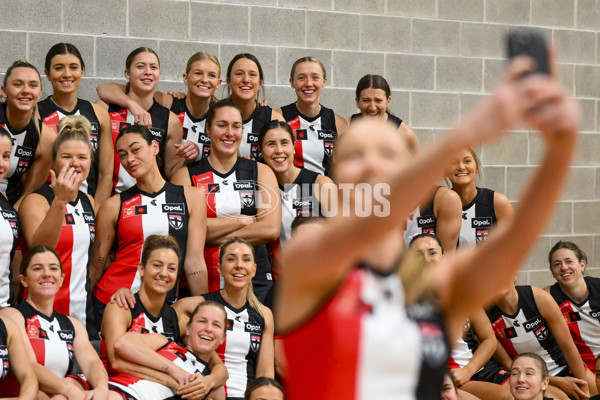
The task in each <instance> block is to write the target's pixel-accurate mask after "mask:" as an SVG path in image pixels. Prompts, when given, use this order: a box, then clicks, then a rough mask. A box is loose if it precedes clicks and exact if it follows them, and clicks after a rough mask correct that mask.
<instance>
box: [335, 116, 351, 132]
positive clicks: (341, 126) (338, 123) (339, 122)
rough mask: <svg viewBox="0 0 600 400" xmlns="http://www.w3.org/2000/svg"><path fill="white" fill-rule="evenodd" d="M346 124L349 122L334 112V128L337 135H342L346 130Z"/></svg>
mask: <svg viewBox="0 0 600 400" xmlns="http://www.w3.org/2000/svg"><path fill="white" fill-rule="evenodd" d="M348 125H349V124H348V121H346V118H344V117H341V116H339V115H337V114H335V129H336V131H337V135H338V136H342V135H343V134H344V133H345V132H346V129H348Z"/></svg>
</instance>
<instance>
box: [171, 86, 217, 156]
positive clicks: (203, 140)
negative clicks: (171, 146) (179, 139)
mask: <svg viewBox="0 0 600 400" xmlns="http://www.w3.org/2000/svg"><path fill="white" fill-rule="evenodd" d="M171 111H173V112H174V113H175V114H176V115H177V116H178V117H179V121H181V125H182V126H183V142H187V141H191V142H193V143H196V144H197V145H198V149H199V150H200V154H199V155H198V157H197V158H196V161H198V160H199V159H201V158H204V157H208V155H209V154H210V138H209V137H208V135H207V134H206V133H205V130H204V126H205V124H206V115H205V116H203V117H202V118H195V117H194V116H193V115H192V114H190V110H188V108H187V106H186V105H185V99H176V98H173V104H172V105H171Z"/></svg>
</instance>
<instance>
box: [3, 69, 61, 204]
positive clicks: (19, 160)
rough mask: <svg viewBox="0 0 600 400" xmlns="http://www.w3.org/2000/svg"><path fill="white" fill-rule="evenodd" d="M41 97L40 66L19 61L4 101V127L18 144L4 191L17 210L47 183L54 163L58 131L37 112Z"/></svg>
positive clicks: (7, 80) (7, 76) (5, 89)
mask: <svg viewBox="0 0 600 400" xmlns="http://www.w3.org/2000/svg"><path fill="white" fill-rule="evenodd" d="M41 96H42V84H41V82H40V74H39V73H38V71H37V69H36V68H35V67H34V66H33V65H31V64H30V63H28V62H27V61H23V60H18V61H15V62H14V63H13V64H12V65H11V66H10V67H9V68H8V69H7V70H6V74H5V75H4V83H3V85H2V97H3V98H4V99H5V101H4V102H3V103H0V126H3V127H4V128H5V129H6V130H7V131H8V132H9V133H10V135H11V138H12V140H13V144H14V145H13V148H12V153H11V166H10V169H9V171H8V173H7V174H6V175H5V176H4V178H3V179H2V181H1V182H0V190H2V191H4V192H5V193H6V196H7V197H8V201H9V202H10V203H11V204H13V205H14V207H15V208H16V209H17V210H18V208H19V205H20V203H21V200H22V199H23V197H24V196H25V195H26V194H28V193H31V192H32V191H34V190H35V189H37V188H38V187H40V185H41V184H42V183H44V181H45V179H46V177H47V176H48V170H49V168H50V164H51V162H52V159H51V156H50V149H51V148H52V143H53V142H54V138H55V136H56V134H55V133H54V132H53V131H52V130H51V129H50V128H48V127H47V126H45V125H44V124H42V121H40V119H39V118H38V117H36V115H35V114H36V107H37V106H36V104H37V102H38V100H39V99H40V97H41ZM30 169H31V171H30V172H29V173H28V174H25V173H26V172H28V171H29V170H30Z"/></svg>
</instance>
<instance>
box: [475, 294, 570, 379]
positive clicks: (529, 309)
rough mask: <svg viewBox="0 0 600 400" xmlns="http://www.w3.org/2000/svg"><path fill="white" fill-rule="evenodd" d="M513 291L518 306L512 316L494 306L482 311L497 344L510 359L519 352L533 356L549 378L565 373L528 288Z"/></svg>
mask: <svg viewBox="0 0 600 400" xmlns="http://www.w3.org/2000/svg"><path fill="white" fill-rule="evenodd" d="M516 288H517V293H518V295H519V306H518V309H517V312H516V313H515V314H514V315H507V314H504V313H503V312H502V311H501V310H500V309H499V308H498V307H497V306H493V307H492V308H490V309H489V310H486V313H487V315H488V318H489V319H490V322H491V323H492V328H493V329H494V333H495V334H496V337H497V338H498V340H499V341H500V344H502V346H503V347H504V349H505V350H506V352H507V353H508V355H509V356H510V357H511V358H515V356H516V355H517V354H521V353H526V352H531V353H536V354H537V355H539V356H540V357H542V359H543V360H544V361H545V362H546V365H547V366H548V371H550V376H555V375H559V374H560V373H562V372H563V370H565V368H566V369H567V370H568V366H567V362H566V361H565V358H564V357H563V354H562V351H561V349H560V347H559V346H558V344H557V343H556V340H555V339H554V335H552V332H551V331H550V328H549V327H548V325H547V324H546V320H545V319H544V318H542V316H541V315H540V312H539V310H538V308H537V305H536V303H535V298H534V297H533V291H532V289H531V286H517V287H516Z"/></svg>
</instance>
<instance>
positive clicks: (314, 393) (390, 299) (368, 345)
mask: <svg viewBox="0 0 600 400" xmlns="http://www.w3.org/2000/svg"><path fill="white" fill-rule="evenodd" d="M432 332H435V331H432ZM434 334H435V335H436V337H437V334H436V333H434ZM422 343H423V341H422V340H421V333H420V332H419V326H418V324H417V323H416V322H415V321H414V320H411V319H409V318H408V316H407V311H406V309H405V307H404V291H403V288H402V283H401V282H400V279H399V278H398V276H397V274H395V273H392V274H390V275H386V276H383V275H380V274H377V273H376V272H374V271H372V270H370V269H368V268H360V267H359V268H354V269H353V270H352V271H350V272H349V273H348V275H347V276H346V278H345V279H344V281H343V282H342V283H341V284H340V286H339V287H338V288H337V289H336V290H335V292H334V293H331V295H330V297H328V298H326V299H324V300H323V305H322V306H321V307H320V308H319V309H318V310H316V311H315V313H314V314H313V315H312V316H310V317H309V318H308V319H307V320H306V321H305V322H304V323H302V325H301V326H299V327H298V328H295V329H294V330H292V331H291V332H289V333H287V334H284V335H283V344H284V349H285V355H286V359H287V361H288V365H289V367H288V371H289V373H288V376H287V379H286V381H285V382H286V398H288V399H290V400H296V399H345V400H358V399H389V400H391V399H416V388H417V385H418V381H419V375H420V368H421V365H420V363H421V361H422V357H423V349H422V348H421V347H422ZM315 377H319V378H318V379H314V378H315ZM307 382H310V384H307ZM438 397H439V394H438Z"/></svg>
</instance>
